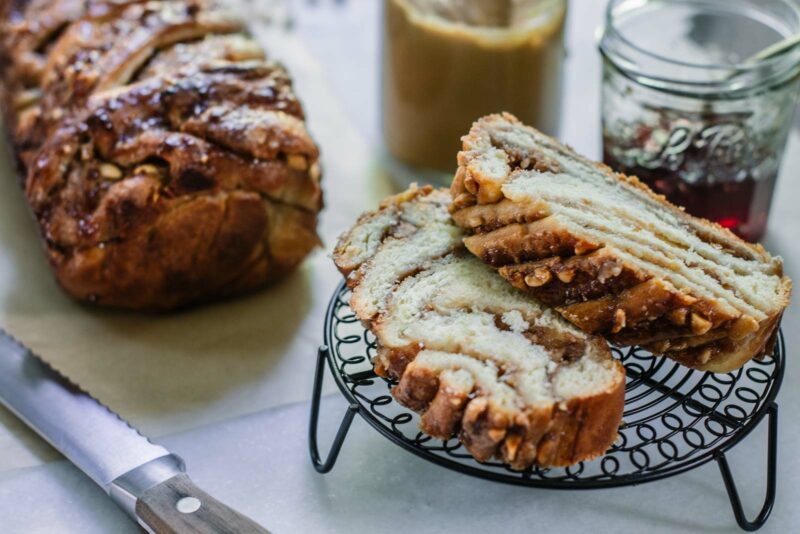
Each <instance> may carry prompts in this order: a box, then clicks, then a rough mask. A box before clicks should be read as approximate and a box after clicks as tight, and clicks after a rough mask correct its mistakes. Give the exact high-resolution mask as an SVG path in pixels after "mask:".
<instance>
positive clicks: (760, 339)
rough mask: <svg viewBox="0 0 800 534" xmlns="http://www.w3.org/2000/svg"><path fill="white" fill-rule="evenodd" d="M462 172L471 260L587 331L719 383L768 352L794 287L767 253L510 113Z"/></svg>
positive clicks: (461, 208)
mask: <svg viewBox="0 0 800 534" xmlns="http://www.w3.org/2000/svg"><path fill="white" fill-rule="evenodd" d="M458 164H459V166H458V171H457V173H456V176H455V179H454V180H453V184H452V187H451V195H452V198H453V204H452V206H451V212H452V215H453V218H454V220H455V221H456V223H457V224H458V225H459V226H460V227H461V228H462V229H464V231H465V232H466V233H467V234H468V237H466V238H465V240H464V242H465V245H466V247H467V249H469V250H470V251H471V252H472V253H473V254H474V255H475V256H477V257H478V258H480V259H481V260H483V261H484V262H486V263H487V264H489V265H491V266H492V267H494V268H496V269H497V270H498V271H499V273H500V274H501V275H502V276H503V277H504V278H506V279H507V280H508V281H509V282H510V283H511V284H512V285H514V286H515V287H517V288H518V289H520V290H522V291H525V292H527V293H529V294H530V295H532V296H534V297H536V298H538V299H540V300H541V301H543V302H545V303H547V304H549V305H551V306H554V307H555V308H556V309H557V310H558V311H559V312H560V313H561V315H562V316H563V317H565V318H566V319H568V320H569V321H571V322H572V323H573V324H575V325H577V326H579V327H580V328H581V329H583V330H584V331H586V332H588V333H593V334H601V335H603V336H605V337H607V338H608V339H609V340H611V341H613V342H614V343H617V344H621V345H631V344H637V345H642V346H644V347H645V348H647V349H649V350H651V351H653V352H654V353H658V354H664V355H666V356H669V357H670V358H673V359H675V360H677V361H679V362H681V363H683V364H685V365H688V366H690V367H694V368H697V369H702V370H709V371H714V372H728V371H731V370H734V369H737V368H739V367H741V366H742V365H744V364H745V363H746V362H747V361H748V360H750V359H751V358H754V357H759V356H760V355H763V354H765V353H766V352H769V351H771V350H772V348H773V346H774V342H775V338H776V335H777V329H778V324H779V322H780V318H781V314H782V313H783V310H784V309H785V308H786V306H787V305H788V303H789V295H790V293H791V280H789V278H788V277H786V276H784V275H783V266H782V262H781V260H780V258H777V257H773V256H771V255H770V254H769V253H768V252H767V251H766V250H764V248H763V247H761V246H760V245H753V244H750V243H746V242H745V241H743V240H741V239H740V238H738V237H736V236H735V235H734V234H733V233H731V232H730V231H728V230H726V229H724V228H722V227H720V226H719V225H716V224H714V223H711V222H709V221H706V220H702V219H699V218H696V217H692V216H691V215H689V214H687V213H686V212H685V211H683V209H681V208H678V207H676V206H674V205H672V204H670V203H668V202H667V201H666V200H665V199H664V198H663V197H662V196H659V195H656V194H654V193H653V192H652V191H651V190H650V189H649V188H647V186H645V185H644V184H642V183H641V182H640V181H639V180H637V179H636V178H635V177H629V176H624V175H621V174H616V173H614V172H612V171H611V169H609V168H608V167H606V166H605V165H602V164H598V163H594V162H591V161H588V160H587V159H585V158H583V157H581V156H579V155H577V154H576V153H575V152H574V151H573V150H572V149H570V148H569V147H567V146H565V145H563V144H561V143H559V142H557V141H555V140H554V139H552V138H550V137H547V136H546V135H544V134H542V133H540V132H538V131H536V130H535V129H533V128H530V127H528V126H525V125H523V124H521V123H520V122H519V121H518V120H517V119H516V118H515V117H513V116H511V115H509V114H502V115H490V116H487V117H484V118H482V119H480V120H478V121H477V122H476V123H475V124H474V125H473V127H472V129H471V131H470V133H469V134H468V135H467V136H465V137H464V138H463V150H462V151H461V152H460V153H459V155H458Z"/></svg>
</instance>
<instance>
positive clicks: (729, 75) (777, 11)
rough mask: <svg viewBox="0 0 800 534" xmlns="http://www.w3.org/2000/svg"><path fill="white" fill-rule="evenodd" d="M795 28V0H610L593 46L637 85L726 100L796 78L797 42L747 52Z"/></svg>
mask: <svg viewBox="0 0 800 534" xmlns="http://www.w3.org/2000/svg"><path fill="white" fill-rule="evenodd" d="M798 33H800V6H798V4H797V3H795V2H794V1H793V0H737V1H736V2H731V1H730V0H671V1H663V0H611V1H610V2H609V5H608V8H607V11H606V20H605V27H604V28H603V30H602V33H601V34H600V37H599V48H600V51H601V53H602V54H603V56H604V57H605V58H606V60H607V61H609V62H610V63H611V64H612V65H614V66H615V67H616V68H617V69H618V70H619V71H620V72H622V73H623V74H624V75H626V76H628V77H629V78H631V79H633V80H634V81H636V82H638V83H640V84H642V85H647V86H651V87H654V88H657V89H662V90H665V91H670V92H675V93H684V94H691V95H714V96H716V97H717V98H724V97H733V96H741V94H742V93H743V92H749V91H753V90H754V89H758V88H763V87H764V86H771V85H775V84H779V83H782V82H784V81H786V80H787V79H790V78H793V77H794V76H796V75H797V73H798V72H800V46H798V47H794V48H792V49H789V50H787V51H786V52H785V53H783V54H781V55H778V56H775V57H772V58H768V59H763V60H759V61H752V60H749V58H751V57H752V56H754V55H755V54H757V53H758V52H760V51H762V50H763V49H765V48H767V47H768V46H770V45H773V44H775V43H777V42H779V41H782V40H784V39H786V38H788V37H791V36H793V35H796V34H798Z"/></svg>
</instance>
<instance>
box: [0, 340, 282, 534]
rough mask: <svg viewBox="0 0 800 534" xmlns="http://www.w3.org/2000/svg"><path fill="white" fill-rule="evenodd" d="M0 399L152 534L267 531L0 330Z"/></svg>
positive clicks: (179, 462) (177, 458)
mask: <svg viewBox="0 0 800 534" xmlns="http://www.w3.org/2000/svg"><path fill="white" fill-rule="evenodd" d="M0 402H2V404H4V405H5V406H6V407H7V408H8V409H9V410H11V411H12V412H13V413H14V414H15V415H16V416H17V417H19V418H20V419H22V420H23V421H24V422H25V423H26V424H27V425H28V426H30V427H31V428H33V429H34V430H35V431H36V432H37V433H39V435H41V436H42V437H43V438H44V439H45V440H47V441H48V442H49V443H50V444H51V445H52V446H53V447H55V448H56V449H58V450H59V451H60V452H61V453H62V454H63V455H64V456H66V457H67V458H68V459H69V460H70V461H71V462H72V463H73V464H75V465H76V466H77V467H78V468H79V469H80V470H81V471H83V472H84V473H86V474H87V475H88V476H89V478H91V479H92V480H93V481H94V482H95V483H96V484H97V485H98V486H100V487H101V488H103V490H104V491H105V492H106V493H108V495H109V496H110V497H111V499H112V500H113V501H114V502H116V503H117V504H118V505H119V506H120V507H121V508H122V509H123V510H124V511H125V512H126V513H127V514H128V515H129V516H131V518H133V519H134V520H135V521H136V522H137V523H139V525H141V526H142V527H143V528H144V529H145V530H146V531H147V532H150V533H151V534H183V533H189V532H191V533H200V534H212V533H213V534H241V533H247V534H250V533H267V534H269V533H268V531H267V530H266V529H264V528H263V527H261V526H259V525H258V524H256V523H255V522H254V521H252V520H251V519H249V518H247V517H245V516H244V515H242V514H240V513H238V512H236V511H235V510H233V509H231V508H229V507H228V506H226V505H224V504H222V503H221V502H219V501H217V500H216V499H214V498H213V497H211V496H210V495H208V494H207V493H205V492H204V491H203V490H201V489H200V488H198V487H197V486H195V485H194V483H193V482H192V481H191V479H190V478H189V476H188V475H187V474H186V473H185V468H184V462H183V460H182V459H181V458H180V457H178V456H177V455H175V454H172V453H170V452H169V451H168V450H167V449H165V448H164V447H161V446H160V445H156V444H154V443H152V442H150V440H149V439H147V438H146V437H144V436H143V435H142V434H140V433H139V432H138V431H137V430H135V429H134V428H133V427H132V426H131V425H129V424H128V423H127V422H125V421H124V420H123V419H122V418H121V417H119V416H118V415H117V414H115V413H114V412H112V411H111V410H110V409H109V408H107V407H106V406H103V405H102V404H100V402H98V401H97V400H96V399H94V398H93V397H91V396H90V395H89V394H88V393H86V392H85V391H83V390H82V389H80V387H78V386H77V385H75V384H74V383H72V382H71V381H69V380H68V379H67V378H65V377H64V376H62V375H61V374H60V373H59V372H58V371H56V370H55V369H53V368H52V367H50V366H49V365H48V364H47V363H45V362H44V361H42V360H41V359H39V358H38V357H37V356H36V355H34V354H33V353H32V352H31V351H30V350H28V349H27V348H26V347H24V346H23V345H22V344H21V343H19V342H18V341H16V340H15V339H14V338H12V337H11V336H10V335H8V334H7V333H6V332H5V331H4V330H2V329H0Z"/></svg>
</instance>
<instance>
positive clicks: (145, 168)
mask: <svg viewBox="0 0 800 534" xmlns="http://www.w3.org/2000/svg"><path fill="white" fill-rule="evenodd" d="M133 174H147V175H151V176H160V175H161V171H159V170H158V167H156V166H155V165H152V164H150V163H145V164H144V165H139V166H138V167H136V168H135V169H134V170H133Z"/></svg>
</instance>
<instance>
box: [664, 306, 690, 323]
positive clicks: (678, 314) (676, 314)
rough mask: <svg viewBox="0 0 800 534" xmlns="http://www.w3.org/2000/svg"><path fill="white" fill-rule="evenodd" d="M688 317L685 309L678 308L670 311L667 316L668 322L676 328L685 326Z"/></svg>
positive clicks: (687, 311)
mask: <svg viewBox="0 0 800 534" xmlns="http://www.w3.org/2000/svg"><path fill="white" fill-rule="evenodd" d="M688 316H689V310H687V309H686V308H678V309H677V310H672V311H671V312H669V315H667V317H668V318H669V320H670V322H671V323H672V324H674V325H678V326H683V325H685V324H686V318H687V317H688Z"/></svg>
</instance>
